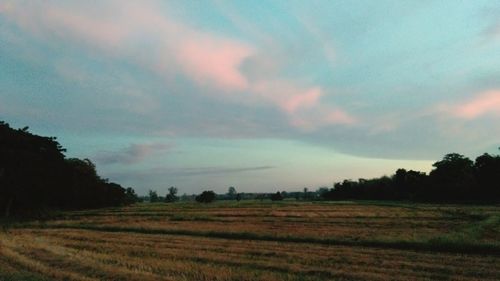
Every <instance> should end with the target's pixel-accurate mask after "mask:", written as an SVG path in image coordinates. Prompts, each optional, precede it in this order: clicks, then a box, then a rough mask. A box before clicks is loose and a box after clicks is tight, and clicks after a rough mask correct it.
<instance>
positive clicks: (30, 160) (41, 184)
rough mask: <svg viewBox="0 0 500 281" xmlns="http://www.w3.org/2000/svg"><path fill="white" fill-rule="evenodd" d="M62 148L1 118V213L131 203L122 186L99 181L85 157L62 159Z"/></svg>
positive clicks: (49, 139)
mask: <svg viewBox="0 0 500 281" xmlns="http://www.w3.org/2000/svg"><path fill="white" fill-rule="evenodd" d="M64 152H66V150H65V149H64V148H63V147H62V146H61V145H60V144H59V143H58V142H57V139H56V138H55V137H42V136H38V135H34V134H31V133H30V132H29V131H28V127H24V128H22V129H17V130H16V129H13V128H11V127H10V126H9V125H8V124H7V123H5V122H1V121H0V209H1V210H3V215H4V216H5V217H8V216H11V215H13V214H14V215H30V214H34V213H36V212H39V211H41V210H43V209H47V208H59V209H79V208H93V207H104V206H117V205H122V204H126V203H127V202H130V201H127V200H126V196H125V189H123V188H122V187H121V186H120V185H118V184H115V183H109V182H108V181H107V180H104V179H101V178H100V177H99V176H98V175H97V172H96V169H95V165H94V164H93V163H92V162H91V161H90V160H88V159H84V160H80V159H76V158H69V159H67V158H65V155H64Z"/></svg>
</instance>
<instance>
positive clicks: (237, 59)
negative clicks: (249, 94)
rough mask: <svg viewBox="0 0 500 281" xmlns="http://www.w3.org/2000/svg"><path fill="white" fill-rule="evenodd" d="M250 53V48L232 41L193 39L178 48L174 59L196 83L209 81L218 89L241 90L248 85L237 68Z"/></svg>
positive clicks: (207, 38)
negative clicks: (176, 59)
mask: <svg viewBox="0 0 500 281" xmlns="http://www.w3.org/2000/svg"><path fill="white" fill-rule="evenodd" d="M251 53H252V50H251V48H250V47H248V46H246V45H244V44H241V43H238V42H235V41H230V40H225V39H219V38H215V37H210V36H203V37H202V38H199V37H198V36H193V37H192V38H188V39H187V40H185V42H183V43H182V44H180V46H179V47H178V50H177V58H178V60H179V64H180V65H181V66H182V67H183V69H184V70H185V71H186V73H189V75H190V76H191V77H193V78H194V79H195V80H197V81H198V82H201V83H205V82H207V81H210V82H213V83H214V84H215V85H216V86H218V87H219V88H223V89H230V90H244V89H246V88H247V87H248V81H247V79H246V77H245V76H244V75H243V74H242V73H241V71H240V70H239V67H240V65H241V64H242V62H243V61H244V60H245V58H247V57H248V56H250V55H251Z"/></svg>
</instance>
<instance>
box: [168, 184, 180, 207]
mask: <svg viewBox="0 0 500 281" xmlns="http://www.w3.org/2000/svg"><path fill="white" fill-rule="evenodd" d="M178 200H179V197H177V187H175V186H171V187H169V188H168V194H167V196H165V202H167V203H170V202H176V201H178Z"/></svg>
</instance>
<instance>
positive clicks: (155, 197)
mask: <svg viewBox="0 0 500 281" xmlns="http://www.w3.org/2000/svg"><path fill="white" fill-rule="evenodd" d="M148 194H149V202H151V203H154V202H158V201H160V197H159V196H158V193H157V192H156V190H149V192H148Z"/></svg>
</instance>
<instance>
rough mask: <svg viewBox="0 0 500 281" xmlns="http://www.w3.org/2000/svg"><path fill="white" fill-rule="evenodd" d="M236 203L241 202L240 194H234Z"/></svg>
mask: <svg viewBox="0 0 500 281" xmlns="http://www.w3.org/2000/svg"><path fill="white" fill-rule="evenodd" d="M236 201H238V202H240V201H241V193H238V194H236Z"/></svg>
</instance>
